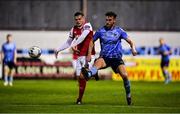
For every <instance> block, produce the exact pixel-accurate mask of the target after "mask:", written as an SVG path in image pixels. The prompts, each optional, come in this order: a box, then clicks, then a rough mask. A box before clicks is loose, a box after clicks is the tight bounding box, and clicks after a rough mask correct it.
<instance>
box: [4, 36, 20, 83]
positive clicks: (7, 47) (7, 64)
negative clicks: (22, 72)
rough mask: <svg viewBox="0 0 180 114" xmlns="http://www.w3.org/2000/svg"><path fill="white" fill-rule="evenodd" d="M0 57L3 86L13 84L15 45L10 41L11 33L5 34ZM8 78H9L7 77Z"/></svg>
mask: <svg viewBox="0 0 180 114" xmlns="http://www.w3.org/2000/svg"><path fill="white" fill-rule="evenodd" d="M1 59H2V61H3V70H4V86H7V85H8V84H9V85H10V86H13V75H14V72H15V64H16V45H15V43H14V42H12V35H11V34H8V35H7V36H6V42H5V43H4V44H3V45H2V52H1ZM8 78H9V79H8Z"/></svg>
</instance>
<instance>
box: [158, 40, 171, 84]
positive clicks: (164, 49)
mask: <svg viewBox="0 0 180 114" xmlns="http://www.w3.org/2000/svg"><path fill="white" fill-rule="evenodd" d="M159 43H160V46H159V53H160V54H161V70H162V73H163V76H164V78H165V84H168V83H169V82H170V81H171V74H170V73H169V72H168V70H167V68H168V66H169V61H170V57H169V56H170V55H171V54H172V51H171V47H170V46H168V45H167V44H166V43H165V41H164V39H163V38H160V39H159Z"/></svg>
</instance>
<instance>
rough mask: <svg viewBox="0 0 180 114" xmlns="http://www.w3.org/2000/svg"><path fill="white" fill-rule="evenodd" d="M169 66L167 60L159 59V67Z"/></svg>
mask: <svg viewBox="0 0 180 114" xmlns="http://www.w3.org/2000/svg"><path fill="white" fill-rule="evenodd" d="M168 66H169V60H166V61H163V60H162V61H161V68H162V67H168Z"/></svg>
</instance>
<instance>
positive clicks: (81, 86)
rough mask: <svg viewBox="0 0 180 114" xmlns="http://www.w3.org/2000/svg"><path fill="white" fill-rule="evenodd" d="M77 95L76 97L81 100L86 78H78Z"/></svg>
mask: <svg viewBox="0 0 180 114" xmlns="http://www.w3.org/2000/svg"><path fill="white" fill-rule="evenodd" d="M78 81H79V97H78V99H79V100H80V101H81V99H82V97H83V94H84V91H85V88H86V80H85V79H79V80H78Z"/></svg>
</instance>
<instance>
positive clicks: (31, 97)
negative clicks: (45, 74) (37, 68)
mask: <svg viewBox="0 0 180 114" xmlns="http://www.w3.org/2000/svg"><path fill="white" fill-rule="evenodd" d="M131 85H132V96H133V105H132V106H127V104H126V100H125V91H124V88H123V83H122V82H119V81H110V80H109V81H102V80H101V81H97V82H96V81H93V80H91V81H89V82H88V84H87V88H86V92H85V94H84V99H83V105H76V104H75V100H76V97H77V94H78V85H77V81H74V80H15V81H14V86H13V87H9V86H8V87H4V86H3V82H2V80H1V81H0V113H21V112H22V113H66V112H67V113H87V112H88V113H118V112H123V113H124V112H133V113H137V112H158V113H163V112H166V113H169V112H176V113H179V112H180V82H173V83H170V84H168V85H165V84H164V83H163V82H131Z"/></svg>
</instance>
